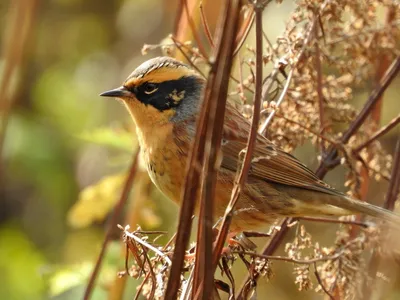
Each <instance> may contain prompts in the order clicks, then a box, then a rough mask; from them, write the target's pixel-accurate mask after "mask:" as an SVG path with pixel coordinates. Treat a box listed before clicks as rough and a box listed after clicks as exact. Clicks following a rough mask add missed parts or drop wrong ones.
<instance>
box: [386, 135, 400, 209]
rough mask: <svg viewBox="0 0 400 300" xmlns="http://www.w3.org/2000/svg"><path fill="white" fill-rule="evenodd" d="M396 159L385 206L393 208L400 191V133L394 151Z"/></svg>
mask: <svg viewBox="0 0 400 300" xmlns="http://www.w3.org/2000/svg"><path fill="white" fill-rule="evenodd" d="M393 156H394V160H393V166H392V172H391V174H390V178H391V180H390V183H389V187H388V191H387V193H386V198H385V203H384V205H383V207H384V208H386V209H389V210H393V209H394V205H395V203H396V199H397V196H398V195H399V192H400V134H399V135H398V137H397V143H396V149H395V151H394V155H393Z"/></svg>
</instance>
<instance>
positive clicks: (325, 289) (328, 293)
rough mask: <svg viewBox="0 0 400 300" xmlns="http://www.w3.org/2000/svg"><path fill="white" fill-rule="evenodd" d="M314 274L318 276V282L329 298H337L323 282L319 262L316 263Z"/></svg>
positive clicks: (332, 299)
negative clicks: (318, 266)
mask: <svg viewBox="0 0 400 300" xmlns="http://www.w3.org/2000/svg"><path fill="white" fill-rule="evenodd" d="M314 275H315V278H317V281H318V284H319V285H320V286H321V288H322V290H323V291H324V292H325V294H326V295H327V296H328V297H329V299H331V300H334V299H335V298H334V297H333V296H332V295H331V293H330V292H329V291H328V290H327V288H326V287H325V285H324V284H323V282H322V279H321V276H319V272H318V269H317V263H314Z"/></svg>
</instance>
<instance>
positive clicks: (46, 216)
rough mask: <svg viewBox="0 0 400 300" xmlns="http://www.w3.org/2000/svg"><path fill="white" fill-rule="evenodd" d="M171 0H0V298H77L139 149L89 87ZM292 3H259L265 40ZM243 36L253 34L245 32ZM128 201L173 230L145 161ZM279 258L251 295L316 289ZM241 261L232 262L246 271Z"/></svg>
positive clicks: (101, 290) (151, 222)
mask: <svg viewBox="0 0 400 300" xmlns="http://www.w3.org/2000/svg"><path fill="white" fill-rule="evenodd" d="M179 2H180V1H178V0H109V1H98V0H85V1H83V0H53V1H41V0H11V1H7V0H3V1H1V2H0V24H1V26H0V28H1V30H0V39H1V41H2V45H1V49H2V52H1V56H0V78H1V80H2V81H1V84H2V88H1V90H2V94H1V97H2V98H1V99H0V105H1V106H0V108H1V112H2V127H1V128H2V130H3V131H5V138H4V140H2V144H1V146H2V148H1V155H2V160H1V165H0V180H1V181H0V299H49V298H52V299H80V298H81V297H82V295H83V290H84V287H85V284H86V283H87V279H88V276H89V274H90V272H91V268H92V267H93V263H94V261H95V259H96V257H97V255H98V253H99V249H100V246H101V243H102V241H103V238H104V228H105V225H106V224H107V217H108V215H109V213H110V211H111V209H112V207H113V205H114V204H115V202H116V201H117V200H118V197H119V195H120V189H121V187H122V185H123V182H124V178H125V177H124V175H125V174H126V170H127V167H128V166H129V163H130V161H131V157H132V151H133V150H134V149H136V148H137V143H136V139H135V135H134V133H133V132H134V131H133V128H132V126H133V125H132V124H131V121H130V119H129V116H128V114H127V113H126V111H125V109H124V107H123V106H122V105H121V104H120V103H119V102H117V101H113V100H111V99H104V98H101V97H99V96H98V95H99V93H101V92H103V91H105V90H108V89H111V88H114V87H117V86H119V85H120V84H121V82H122V81H123V80H124V79H125V78H126V77H127V76H128V75H129V73H130V72H131V71H132V70H134V68H135V67H136V66H138V65H139V64H140V63H141V62H143V61H145V60H147V59H149V58H151V57H154V56H158V55H160V54H161V51H160V50H159V49H156V50H154V51H150V52H149V53H148V54H146V55H145V56H143V55H142V52H141V49H142V47H143V45H144V44H159V43H160V42H161V41H162V40H164V39H165V38H166V37H167V36H168V35H169V34H170V33H172V31H173V29H174V22H175V17H176V13H177V9H178V7H179ZM219 7H220V0H219V1H205V3H204V9H205V13H206V16H207V18H208V20H209V24H210V26H211V29H212V30H214V26H215V22H216V19H217V15H218V12H219ZM293 8H294V4H293V3H292V1H284V2H283V3H282V4H277V3H275V2H273V3H272V4H271V5H270V8H269V9H268V10H267V11H266V12H265V13H264V19H265V23H264V28H265V31H266V33H267V34H268V36H269V38H270V40H272V41H273V40H274V39H275V38H276V36H277V35H278V34H280V33H281V32H282V30H283V28H284V26H285V20H286V19H287V17H288V15H289V14H290V12H291V11H292V9H293ZM188 39H190V37H188ZM252 42H253V34H250V36H249V38H248V41H246V43H248V44H250V45H251V44H252ZM10 69H11V70H10ZM399 83H400V82H399V80H398V79H397V80H396V82H395V83H394V84H392V86H391V88H390V89H389V91H388V92H387V93H386V96H385V102H384V105H383V108H382V109H383V113H382V124H386V123H387V122H388V121H389V120H391V119H392V118H393V117H394V116H396V115H397V114H398V112H399V110H400V109H399V104H398V99H399V96H400V92H399V91H400V90H399V89H398V86H399ZM4 85H6V87H4ZM396 87H397V88H396ZM369 92H370V89H369V88H368V87H366V88H365V89H364V90H359V91H357V92H356V97H355V99H354V103H355V105H356V106H360V105H361V104H362V103H364V102H365V99H366V98H367V95H368V94H369ZM3 133H4V132H3ZM397 134H398V131H397V132H396V131H392V133H391V134H388V135H386V136H384V138H383V139H382V142H383V144H384V147H385V149H386V150H387V151H388V153H393V150H394V143H395V138H396V135H397ZM310 151H314V150H313V148H312V147H311V146H310V145H305V146H304V147H302V148H301V149H298V150H297V152H296V155H297V156H298V157H299V158H300V159H302V160H303V161H304V162H305V163H306V164H308V165H309V166H310V167H313V168H315V166H316V165H317V159H316V157H315V156H311V155H310V154H309V153H310ZM326 180H327V181H328V182H329V183H331V184H332V185H334V186H336V187H338V188H340V187H342V186H343V182H344V180H345V179H344V171H343V170H342V169H340V168H339V169H337V170H336V171H334V172H332V173H330V175H329V176H328V177H327V178H326ZM386 188H387V184H386V183H382V184H379V185H378V184H372V185H371V188H370V192H369V193H370V194H371V195H373V196H374V197H377V198H380V197H381V198H382V197H384V194H385V191H386ZM131 200H132V201H130V203H129V205H128V206H127V209H126V214H125V216H124V217H123V218H121V220H120V222H119V223H120V224H123V225H125V224H127V223H130V224H131V226H132V227H135V226H136V224H140V225H141V226H142V227H143V228H144V229H149V230H150V229H151V230H167V231H168V232H169V234H168V236H166V237H164V239H162V240H161V241H160V243H163V242H165V241H166V240H167V238H168V237H170V236H171V235H172V233H173V232H175V226H176V220H177V214H178V208H177V207H176V206H175V205H174V204H172V202H170V201H169V200H166V199H164V198H163V196H162V195H161V194H160V193H158V192H157V191H156V190H155V189H154V188H153V186H152V185H151V183H150V181H149V179H148V178H147V175H146V173H145V171H144V169H140V170H139V174H138V176H137V177H136V179H135V183H134V188H133V191H132V195H131ZM133 200H134V201H133ZM310 231H311V232H313V233H314V234H320V237H321V242H322V243H323V242H324V239H325V241H327V242H329V241H330V240H331V237H332V235H333V234H334V232H335V228H332V226H325V225H319V226H318V229H315V228H312V229H311V230H310ZM329 235H330V238H329ZM119 236H120V233H119V232H118V230H116V232H115V242H113V243H112V244H111V246H110V248H109V251H108V253H107V256H106V260H105V262H104V265H103V268H102V273H101V276H100V278H99V280H98V285H97V287H96V289H95V291H94V295H93V299H107V298H109V296H110V291H111V290H113V289H115V288H116V287H115V286H116V282H117V281H118V280H119V279H116V273H117V271H119V270H122V269H123V265H124V255H123V247H122V249H121V245H122V244H121V242H120V240H119V239H118V238H119ZM264 242H265V241H264ZM276 268H282V272H277V274H276V276H275V277H274V278H273V279H272V280H271V281H270V282H269V283H268V284H267V281H266V280H261V281H260V283H259V286H260V290H259V296H262V295H268V299H293V297H294V296H296V298H298V299H321V298H322V296H321V295H318V294H315V293H313V292H302V293H298V292H297V287H296V285H295V284H294V280H287V278H288V277H293V275H292V273H291V272H292V269H291V267H290V266H289V267H287V266H286V265H285V264H284V263H276ZM244 271H245V270H244V268H240V267H239V269H238V272H239V273H240V272H241V273H242V274H243V276H244ZM127 281H128V282H127V287H126V289H125V292H124V295H125V296H124V299H132V296H133V295H134V291H135V287H136V286H137V284H138V282H139V281H135V279H133V278H128V279H127ZM238 282H239V283H240V280H238ZM263 283H265V284H263ZM397 296H398V297H400V294H397ZM393 297H394V298H393V299H398V298H396V295H394V296H393ZM260 299H261V298H260Z"/></svg>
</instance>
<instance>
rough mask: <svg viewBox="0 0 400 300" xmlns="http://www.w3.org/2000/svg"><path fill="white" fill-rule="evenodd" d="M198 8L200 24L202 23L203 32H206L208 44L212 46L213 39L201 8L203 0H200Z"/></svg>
mask: <svg viewBox="0 0 400 300" xmlns="http://www.w3.org/2000/svg"><path fill="white" fill-rule="evenodd" d="M199 9H200V17H201V24H203V29H204V33H205V34H206V37H207V41H208V43H209V44H210V46H211V47H212V48H214V47H215V45H214V41H213V38H212V35H211V32H210V27H209V26H208V22H207V18H206V16H205V14H204V10H203V1H201V2H200V6H199Z"/></svg>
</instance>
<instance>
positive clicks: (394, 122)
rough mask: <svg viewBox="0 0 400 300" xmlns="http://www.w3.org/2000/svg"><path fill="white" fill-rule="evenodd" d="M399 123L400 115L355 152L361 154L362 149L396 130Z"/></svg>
mask: <svg viewBox="0 0 400 300" xmlns="http://www.w3.org/2000/svg"><path fill="white" fill-rule="evenodd" d="M399 123H400V114H399V115H398V116H397V117H395V118H394V119H393V120H391V121H390V122H389V123H388V124H387V125H386V126H384V127H382V128H381V129H379V130H378V131H377V132H375V133H374V134H373V135H372V136H371V137H370V138H369V139H368V140H367V141H365V142H364V143H362V144H361V145H360V146H358V147H357V148H356V149H354V150H353V152H360V151H361V150H362V149H364V148H365V147H367V146H369V145H370V144H371V143H372V142H373V141H375V140H377V139H378V138H380V137H381V136H383V135H385V134H386V133H388V132H389V131H390V130H391V129H392V128H394V127H395V126H396V125H397V124H399Z"/></svg>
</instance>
